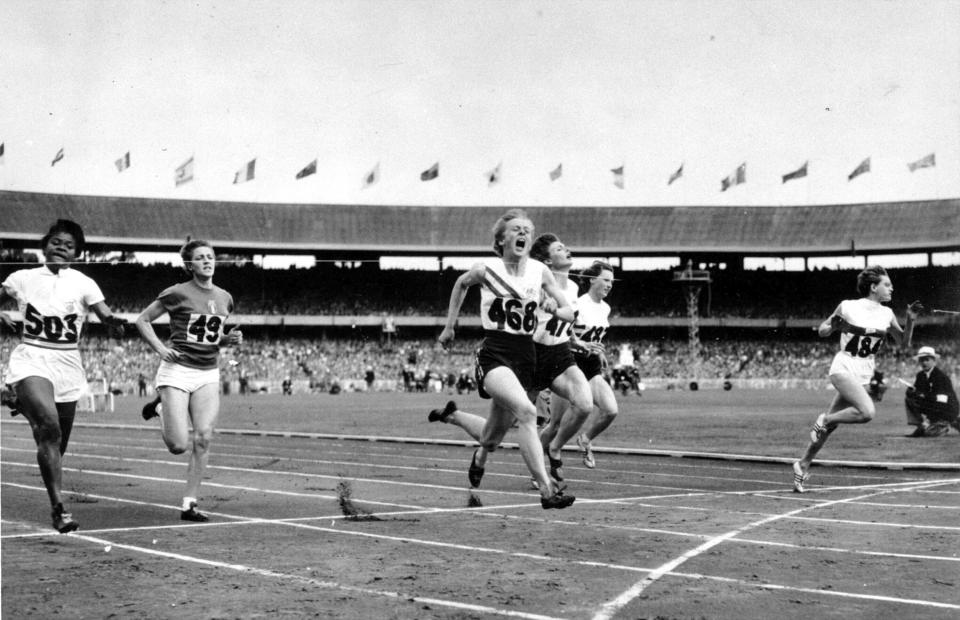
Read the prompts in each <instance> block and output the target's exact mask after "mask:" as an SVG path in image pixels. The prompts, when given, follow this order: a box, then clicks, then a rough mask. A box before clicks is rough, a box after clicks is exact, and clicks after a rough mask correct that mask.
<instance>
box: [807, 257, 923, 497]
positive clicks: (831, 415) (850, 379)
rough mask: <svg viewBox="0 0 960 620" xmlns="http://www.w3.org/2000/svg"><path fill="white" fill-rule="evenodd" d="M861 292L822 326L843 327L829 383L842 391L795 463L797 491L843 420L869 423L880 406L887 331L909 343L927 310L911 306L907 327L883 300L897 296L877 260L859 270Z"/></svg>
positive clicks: (827, 329)
mask: <svg viewBox="0 0 960 620" xmlns="http://www.w3.org/2000/svg"><path fill="white" fill-rule="evenodd" d="M857 292H858V293H859V294H860V298H859V299H847V300H844V301H841V302H840V305H839V306H837V309H836V310H834V311H833V314H831V315H830V316H829V317H827V319H826V320H825V321H824V322H823V323H821V324H820V326H819V327H818V328H817V333H818V334H819V335H820V337H821V338H826V337H828V336H830V335H831V334H833V333H835V332H838V331H839V332H840V350H839V351H838V352H837V353H836V355H834V357H833V363H832V364H831V365H830V383H832V384H833V387H835V388H836V390H837V394H836V395H835V396H834V397H833V402H831V403H830V410H829V411H827V412H826V413H821V414H820V415H819V416H818V417H817V421H816V422H815V423H814V425H813V430H811V431H810V443H809V444H808V445H807V449H806V451H805V452H804V454H803V456H802V457H801V458H800V460H799V461H795V462H794V463H793V490H794V491H795V492H797V493H803V492H804V486H803V485H804V483H805V482H806V481H807V480H808V479H809V478H810V464H811V463H812V462H813V459H814V457H816V455H817V453H818V452H820V449H821V448H822V447H823V445H824V443H826V441H827V437H829V436H830V433H832V432H833V431H834V430H835V429H836V428H837V426H838V425H839V424H865V423H867V422H869V421H870V420H872V419H873V416H874V415H875V414H876V411H877V410H876V407H875V406H874V404H873V403H874V399H873V397H872V396H871V394H870V393H869V392H868V390H867V385H869V383H870V379H871V378H872V377H873V372H874V369H875V368H876V361H875V357H874V356H875V355H876V353H877V351H878V350H879V349H880V347H881V345H883V343H884V341H885V340H886V337H887V336H892V337H893V338H894V339H895V340H896V341H897V342H898V343H899V344H900V345H901V347H909V346H910V341H911V339H912V337H913V324H914V321H915V320H916V318H917V315H918V313H919V312H921V311H922V306H921V305H920V302H917V301H915V302H913V303H912V304H910V305H908V306H907V318H906V326H905V327H904V328H901V327H900V323H898V322H897V317H896V316H895V315H894V314H893V310H891V309H890V308H888V307H887V306H884V305H883V304H885V303H888V302H889V301H890V300H891V299H892V298H893V284H892V283H891V282H890V277H889V276H888V275H887V271H886V270H885V269H884V268H883V267H880V266H877V265H872V266H868V267H867V268H866V269H864V270H863V271H861V272H860V274H859V275H857Z"/></svg>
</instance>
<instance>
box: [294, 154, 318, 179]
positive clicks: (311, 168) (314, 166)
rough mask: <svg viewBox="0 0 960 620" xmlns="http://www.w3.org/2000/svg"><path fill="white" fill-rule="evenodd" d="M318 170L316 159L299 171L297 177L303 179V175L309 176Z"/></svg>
mask: <svg viewBox="0 0 960 620" xmlns="http://www.w3.org/2000/svg"><path fill="white" fill-rule="evenodd" d="M316 172H317V160H316V159H314V160H313V161H312V162H310V163H309V164H307V165H306V166H304V167H303V170H301V171H300V172H298V173H297V178H298V179H302V178H303V177H308V176H310V175H311V174H315V173H316Z"/></svg>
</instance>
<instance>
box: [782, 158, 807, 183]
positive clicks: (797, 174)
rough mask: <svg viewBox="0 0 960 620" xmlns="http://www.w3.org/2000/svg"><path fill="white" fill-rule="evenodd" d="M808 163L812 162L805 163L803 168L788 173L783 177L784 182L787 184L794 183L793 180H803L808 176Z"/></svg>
mask: <svg viewBox="0 0 960 620" xmlns="http://www.w3.org/2000/svg"><path fill="white" fill-rule="evenodd" d="M808 163H810V162H809V161H805V162H803V165H802V166H800V167H799V168H797V169H796V170H794V171H793V172H788V173H787V174H785V175H783V182H784V183H786V182H787V181H792V180H794V179H800V178H803V177H805V176H807V164H808Z"/></svg>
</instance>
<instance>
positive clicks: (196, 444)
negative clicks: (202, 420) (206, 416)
mask: <svg viewBox="0 0 960 620" xmlns="http://www.w3.org/2000/svg"><path fill="white" fill-rule="evenodd" d="M212 440H213V429H212V428H211V429H201V430H198V431H196V432H195V433H194V434H193V449H194V450H197V451H200V452H205V451H206V450H207V449H209V448H210V442H211V441H212Z"/></svg>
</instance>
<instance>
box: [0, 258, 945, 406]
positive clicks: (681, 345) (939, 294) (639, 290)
mask: <svg viewBox="0 0 960 620" xmlns="http://www.w3.org/2000/svg"><path fill="white" fill-rule="evenodd" d="M78 268H79V269H80V270H82V271H83V272H85V273H87V274H88V275H90V276H91V277H93V278H94V279H95V280H96V281H97V282H98V283H99V285H100V287H101V288H102V290H103V291H104V293H105V295H106V297H107V301H108V303H109V304H110V305H111V307H112V308H114V309H115V310H116V311H119V312H129V313H138V312H140V311H141V310H142V309H143V308H144V307H146V306H147V305H148V304H149V303H150V301H152V300H153V299H154V298H155V296H156V295H157V293H158V292H159V291H160V290H162V289H163V288H165V287H167V286H170V285H172V284H175V283H177V282H181V281H183V280H184V279H185V274H184V273H183V271H182V269H181V268H180V267H179V266H173V265H152V266H144V265H138V264H130V263H124V262H118V263H115V264H112V263H105V262H98V263H92V264H87V265H81V266H79V267H78ZM4 270H9V269H8V268H7V267H0V278H2V277H3V275H4ZM459 273H460V272H459V271H454V270H451V269H447V270H444V271H442V272H440V271H435V272H428V271H409V270H381V269H380V267H379V265H378V264H377V263H376V262H354V263H346V264H340V263H330V262H321V263H318V264H317V265H316V266H314V267H312V268H309V269H304V268H290V269H282V270H265V269H262V268H260V267H258V266H256V265H254V264H253V263H251V262H249V261H246V262H244V261H238V262H237V263H236V264H233V263H229V262H226V263H222V264H221V265H219V266H218V268H217V284H218V285H220V286H222V287H223V288H225V289H227V290H228V291H230V292H231V293H232V294H233V296H234V299H235V300H236V303H237V308H236V312H238V313H242V314H253V315H258V314H259V315H331V316H332V315H340V316H342V315H346V316H370V315H379V316H383V315H387V314H389V315H394V316H442V315H443V314H444V312H445V310H446V306H447V300H448V296H449V291H450V290H451V288H452V287H453V284H454V282H455V280H456V278H457V276H458V275H459ZM856 273H857V272H856V271H855V270H843V271H829V270H816V271H807V272H766V271H742V270H729V269H727V270H712V272H711V274H712V278H713V282H712V283H711V284H710V285H709V286H707V287H705V288H704V289H703V291H702V292H701V295H700V315H701V316H713V317H744V318H768V319H769V318H780V319H785V318H810V319H811V320H815V321H819V320H822V319H823V318H824V317H826V316H827V315H829V313H830V312H832V311H833V309H834V308H835V307H836V304H837V303H838V302H839V301H840V300H841V299H846V298H851V297H854V296H855V295H856V294H855V291H854V290H853V289H854V283H855V280H856ZM890 273H891V277H892V279H893V282H894V287H895V290H896V295H895V302H894V308H895V309H897V308H900V309H902V307H903V306H904V305H906V303H908V302H909V301H912V300H914V299H920V300H922V301H923V303H924V304H925V305H926V306H927V307H928V308H950V309H956V308H958V307H960V267H956V266H954V267H924V268H904V269H893V270H891V271H890ZM574 277H576V274H574ZM616 277H617V280H616V283H615V286H614V288H613V291H612V293H611V295H610V296H609V297H608V302H609V303H610V305H611V307H612V309H613V312H612V315H611V320H612V323H613V324H614V325H615V324H616V320H617V318H618V317H639V316H659V317H682V316H685V314H686V305H685V299H684V291H683V289H682V287H680V286H679V285H677V283H675V282H674V281H673V271H672V270H659V271H618V272H617V274H616ZM478 307H479V293H478V291H477V289H476V287H474V288H472V289H471V290H470V292H469V294H468V296H467V298H466V300H465V303H464V306H463V312H462V315H464V316H471V315H473V316H475V315H476V312H477V310H478ZM8 309H10V308H8ZM898 314H902V312H898ZM952 329H953V330H954V331H953V332H950V331H949V330H948V331H947V332H946V333H945V334H940V335H939V336H938V337H939V340H937V341H934V342H922V343H921V344H927V345H932V346H936V347H937V349H938V351H941V352H942V353H943V354H944V359H943V360H942V363H941V366H942V367H947V368H950V369H952V368H953V367H954V366H953V362H954V360H955V359H956V356H957V353H958V351H957V350H956V349H957V344H956V339H955V338H951V337H950V335H951V334H954V333H955V329H956V328H955V327H953V328H952ZM682 331H685V330H680V331H677V330H673V331H672V332H669V333H668V331H667V330H664V335H663V337H656V338H655V337H649V336H647V335H646V334H645V335H644V339H640V340H633V341H631V342H630V345H631V346H632V347H633V348H634V349H635V358H636V360H637V365H638V368H639V371H640V374H641V376H643V377H660V378H682V377H684V376H689V374H690V370H689V368H690V364H689V360H690V358H689V355H688V351H687V343H686V339H685V334H683V333H681V332H682ZM314 334H316V336H314ZM8 335H9V334H7V335H5V336H4V337H3V339H2V340H0V353H2V354H3V357H2V358H0V359H6V357H5V356H6V355H7V354H8V353H9V350H10V348H12V346H13V343H14V342H15V339H14V338H10V337H7V336H8ZM423 335H424V334H423V332H422V331H420V332H419V333H416V334H414V333H404V334H402V337H400V339H394V340H388V341H386V342H383V341H382V340H381V339H380V338H371V337H369V336H370V334H360V333H354V334H347V335H345V334H344V333H343V332H342V331H341V332H337V333H334V334H332V336H333V337H328V336H330V334H326V333H325V332H319V333H318V332H311V333H309V334H307V335H291V334H280V335H279V336H276V335H271V332H270V331H269V330H268V329H262V330H259V333H258V330H252V333H250V334H248V338H247V341H246V342H245V343H244V345H243V346H241V347H238V348H235V349H234V350H228V351H226V352H225V354H224V362H225V365H224V371H225V376H226V377H227V378H228V379H230V378H236V377H239V376H240V375H241V374H242V375H243V376H244V378H245V381H247V382H250V383H256V382H281V381H283V380H284V379H289V380H291V381H300V382H308V384H309V385H310V386H311V387H315V388H316V389H324V390H325V389H328V388H329V387H330V386H332V385H334V384H336V383H337V382H341V381H344V380H362V379H363V378H365V377H366V378H370V377H375V378H376V379H380V380H392V381H396V382H397V383H398V384H399V385H400V386H403V388H404V389H420V388H421V387H422V386H423V385H425V384H427V383H431V382H436V381H438V380H439V381H448V380H451V379H455V378H457V377H460V376H462V375H472V370H473V351H474V349H475V348H476V345H477V344H478V340H476V339H474V340H470V339H469V338H468V339H467V340H458V341H457V342H456V346H455V348H454V349H453V350H451V351H444V350H441V349H439V348H438V347H437V346H436V343H435V341H434V340H433V338H432V337H427V338H424V337H420V338H418V337H417V336H423ZM611 335H612V336H614V337H615V336H616V334H613V333H612V334H611ZM658 335H659V334H658ZM766 336H767V337H766V338H764V334H759V333H758V334H751V335H748V336H744V335H743V334H732V333H726V334H724V335H723V337H722V338H715V339H710V338H706V339H705V340H704V342H703V346H702V351H701V355H700V358H699V359H700V364H699V376H701V377H703V378H724V377H737V378H798V379H822V378H823V377H825V376H826V371H827V368H828V366H829V361H830V358H831V356H832V355H833V352H834V351H835V346H836V343H835V342H833V341H826V340H817V339H815V338H812V337H810V336H809V334H808V336H807V337H798V338H793V337H792V336H791V337H786V336H784V335H783V334H781V335H778V336H776V337H773V338H771V337H769V334H766ZM620 344H622V342H617V341H614V342H611V343H609V345H608V351H611V352H612V351H615V350H616V349H617V347H618V346H619V345H620ZM83 353H84V358H85V360H86V367H87V370H88V373H89V375H90V377H91V378H95V379H103V380H104V381H106V382H107V383H108V384H111V385H112V386H113V387H114V388H115V389H117V390H119V391H123V392H133V391H135V390H137V386H138V383H139V382H140V381H139V380H140V379H141V378H142V377H146V378H147V381H152V377H153V374H154V372H155V370H156V363H157V362H156V358H155V355H154V354H153V353H152V352H151V351H150V350H149V349H148V348H147V346H146V345H145V344H144V343H143V342H142V341H140V340H139V338H136V337H135V334H130V335H129V337H128V338H127V339H126V340H124V341H122V342H117V341H111V340H109V339H106V338H104V337H100V336H98V335H97V334H94V335H92V336H88V337H87V338H86V339H85V342H84V344H83ZM615 364H616V360H615V359H614V356H613V354H612V353H611V366H613V365H615ZM879 366H880V367H881V368H882V369H885V370H886V371H887V372H890V373H892V374H893V375H894V376H911V374H912V372H913V368H914V363H913V360H912V359H909V358H907V359H901V358H898V357H897V356H896V355H894V354H892V353H890V354H887V355H885V356H884V357H883V358H882V359H881V360H880V361H879Z"/></svg>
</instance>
